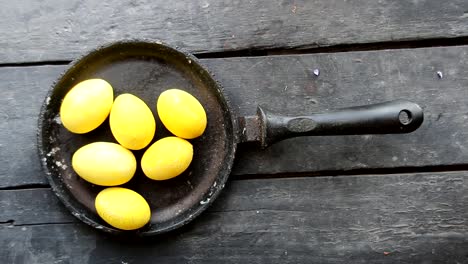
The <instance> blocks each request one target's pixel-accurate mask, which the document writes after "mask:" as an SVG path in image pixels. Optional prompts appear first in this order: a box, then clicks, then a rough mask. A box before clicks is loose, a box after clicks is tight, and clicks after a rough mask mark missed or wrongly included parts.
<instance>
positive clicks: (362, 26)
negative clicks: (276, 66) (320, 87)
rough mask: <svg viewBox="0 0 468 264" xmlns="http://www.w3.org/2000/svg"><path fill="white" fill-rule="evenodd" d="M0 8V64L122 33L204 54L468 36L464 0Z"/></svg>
mask: <svg viewBox="0 0 468 264" xmlns="http://www.w3.org/2000/svg"><path fill="white" fill-rule="evenodd" d="M0 6H2V9H1V10H0V25H1V26H0V33H1V35H2V38H1V39H0V47H2V52H0V63H17V62H31V61H56V60H71V59H73V58H75V57H77V56H78V55H79V54H81V53H82V52H84V51H87V50H89V49H91V48H94V47H95V46H97V45H100V44H103V43H107V42H110V41H115V40H120V39H123V38H125V39H129V38H146V39H152V40H156V39H159V40H163V41H166V42H168V43H170V44H172V45H177V46H180V47H183V48H185V49H187V50H189V51H192V52H195V53H207V52H222V51H234V50H249V49H256V50H258V49H305V48H314V47H324V46H335V45H348V44H360V43H377V42H393V41H407V40H424V39H437V38H456V37H464V36H468V27H466V22H467V19H468V16H467V13H466V11H467V10H468V2H467V1H464V0H452V1H450V3H446V4H442V3H441V2H440V1H437V0H425V1H392V0H385V1H374V0H357V1H341V0H331V1H330V0H315V1H305V0H275V1H271V0H259V1H229V0H223V1H219V0H216V1H214V0H196V1H190V2H187V1H164V0H157V1H153V0H125V1H120V0H109V1H100V0H86V1H79V0H73V1H66V2H64V1H60V0H52V1H26V2H25V1H13V2H12V1H7V0H1V1H0Z"/></svg>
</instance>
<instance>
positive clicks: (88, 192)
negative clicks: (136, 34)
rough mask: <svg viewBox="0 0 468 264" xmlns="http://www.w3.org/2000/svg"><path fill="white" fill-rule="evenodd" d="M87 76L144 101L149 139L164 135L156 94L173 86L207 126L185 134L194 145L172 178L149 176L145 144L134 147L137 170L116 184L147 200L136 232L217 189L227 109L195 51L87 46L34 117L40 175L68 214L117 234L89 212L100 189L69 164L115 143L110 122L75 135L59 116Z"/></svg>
mask: <svg viewBox="0 0 468 264" xmlns="http://www.w3.org/2000/svg"><path fill="white" fill-rule="evenodd" d="M90 78H102V79H104V80H106V81H108V82H109V83H110V84H111V85H112V87H113V88H114V97H116V96H118V95H119V94H122V93H131V94H133V95H136V96H138V97H139V98H141V99H142V100H143V101H145V102H146V104H147V105H148V106H149V108H150V109H151V110H152V112H153V114H154V117H155V119H156V135H155V137H154V139H153V142H155V141H156V140H158V139H161V138H163V137H165V136H170V135H171V133H170V132H168V131H167V130H166V129H165V128H164V126H163V124H162V122H161V121H160V120H159V117H158V115H157V112H156V100H157V98H158V96H159V94H160V93H161V92H163V91H165V90H167V89H170V88H179V89H183V90H185V91H188V92H189V93H191V94H192V95H193V96H195V97H196V98H197V99H198V100H199V101H200V102H201V104H202V105H203V106H204V108H205V110H206V113H207V117H208V125H207V128H206V130H205V132H204V134H203V135H202V136H201V137H199V138H197V139H194V140H190V142H191V143H192V144H193V148H194V157H193V161H192V163H191V165H190V167H189V168H188V169H187V170H186V171H185V172H184V173H183V174H182V175H179V176H178V177H175V178H174V179H171V180H166V181H153V180H150V179H149V178H147V177H146V176H145V175H144V174H143V172H142V170H141V167H140V160H141V156H142V155H143V153H144V151H145V150H146V149H147V148H145V149H143V150H141V151H134V153H135V156H136V158H137V161H138V169H137V172H136V174H135V176H134V177H133V178H132V180H131V181H130V182H128V183H127V184H125V185H123V187H127V188H130V189H133V190H135V191H137V192H138V193H140V194H141V195H142V196H143V197H144V198H145V199H146V200H147V201H148V203H149V205H150V208H151V211H152V217H151V220H150V223H149V224H148V225H147V226H145V227H144V228H142V229H140V230H138V231H137V233H138V234H140V235H151V234H157V233H161V232H165V231H168V230H171V229H174V228H176V227H178V226H180V225H182V224H184V223H186V222H188V221H190V220H191V219H192V218H193V217H195V216H196V215H197V214H199V213H200V212H201V211H203V210H204V209H205V208H206V206H207V205H208V204H209V202H210V200H213V199H214V198H215V197H216V196H217V194H218V192H219V191H220V190H221V189H222V187H223V186H224V183H225V181H226V179H227V177H228V175H229V172H230V169H231V165H232V161H233V157H234V152H235V138H236V137H235V134H234V126H235V123H233V122H234V120H233V117H232V116H231V114H232V113H231V111H230V109H229V107H228V104H227V102H226V100H225V98H224V97H223V95H222V91H221V90H220V87H219V86H218V84H217V83H216V81H214V80H213V79H212V77H211V76H210V74H209V73H208V72H207V71H206V70H204V68H203V67H201V66H200V65H199V63H198V62H197V60H196V59H195V58H194V57H192V56H190V55H189V54H186V53H182V52H180V51H178V50H176V49H173V48H170V47H167V46H165V45H162V44H160V43H148V42H122V43H116V44H113V45H110V46H106V47H103V48H100V49H98V50H96V51H93V52H91V53H90V54H88V55H86V56H84V57H82V58H81V59H79V60H77V61H76V62H74V63H73V65H72V66H71V68H70V69H69V70H68V71H67V72H65V73H64V75H63V76H62V77H61V78H60V79H59V80H58V81H57V83H56V84H55V85H54V87H53V89H52V90H51V92H50V93H49V96H48V98H46V100H45V103H44V106H43V109H42V113H41V117H40V122H39V123H40V128H39V130H40V131H39V149H40V150H39V152H40V156H41V159H42V163H43V166H44V168H45V171H46V174H47V177H48V179H49V181H50V183H51V185H52V187H53V189H54V191H55V192H56V194H57V195H58V196H59V198H60V199H61V200H62V202H64V204H65V205H66V206H67V207H68V209H70V210H71V211H72V213H73V214H74V215H75V216H77V217H78V218H80V219H81V220H83V221H85V222H86V223H88V224H91V225H92V226H94V227H97V228H100V229H104V230H105V231H109V232H116V233H121V232H123V231H119V230H117V229H114V228H112V227H111V226H109V225H107V224H106V223H105V222H104V221H102V220H101V219H100V218H99V216H98V215H97V213H96V210H95V207H94V199H95V197H96V195H97V193H98V192H99V191H101V190H102V189H103V188H104V187H101V186H96V185H93V184H90V183H88V182H86V181H84V180H83V179H81V178H80V177H79V176H78V175H77V174H76V173H75V172H74V171H73V169H72V166H71V158H72V155H73V153H74V152H75V151H76V150H77V149H78V148H80V147H82V146H84V145H86V144H89V143H92V142H96V141H106V142H117V141H116V140H115V139H114V137H113V136H112V134H111V132H110V128H109V121H108V120H106V121H105V122H104V123H103V124H102V125H101V126H100V127H98V128H97V129H96V130H94V131H92V132H90V133H87V134H83V135H78V134H73V133H71V132H69V131H67V130H66V129H65V128H64V127H63V126H62V125H61V123H60V119H59V109H60V103H61V101H62V99H63V97H64V96H65V94H66V93H67V92H68V91H69V90H70V88H71V87H73V86H74V85H75V84H77V83H78V82H80V81H83V80H86V79H90ZM153 142H152V143H153ZM152 143H151V144H152ZM151 144H150V145H151ZM150 145H149V146H150Z"/></svg>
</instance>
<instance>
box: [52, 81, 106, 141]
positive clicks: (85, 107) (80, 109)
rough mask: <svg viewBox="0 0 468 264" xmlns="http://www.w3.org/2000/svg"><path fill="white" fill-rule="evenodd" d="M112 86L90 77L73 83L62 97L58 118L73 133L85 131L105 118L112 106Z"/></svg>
mask: <svg viewBox="0 0 468 264" xmlns="http://www.w3.org/2000/svg"><path fill="white" fill-rule="evenodd" d="M113 100H114V92H113V90H112V86H111V85H110V84H109V83H108V82H106V81H104V80H101V79H90V80H86V81H82V82H80V83H78V84H77V85H75V86H74V87H73V88H72V89H71V90H70V91H69V92H68V93H67V94H66V95H65V98H64V99H63V102H62V105H61V106H60V119H61V120H62V123H63V126H65V128H66V129H68V130H70V131H71V132H73V133H78V134H83V133H87V132H89V131H91V130H93V129H95V128H97V127H98V126H99V125H101V124H102V122H104V120H106V118H107V116H108V115H109V112H110V110H111V107H112V101H113Z"/></svg>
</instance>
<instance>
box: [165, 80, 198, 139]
mask: <svg viewBox="0 0 468 264" xmlns="http://www.w3.org/2000/svg"><path fill="white" fill-rule="evenodd" d="M156 108H157V110H158V115H159V118H160V119H161V121H162V122H163V124H164V126H165V127H166V128H167V129H168V130H169V131H171V133H172V134H174V135H176V136H178V137H181V138H186V139H192V138H196V137H199V136H201V134H203V132H204V131H205V128H206V113H205V109H203V106H202V105H201V104H200V102H199V101H198V100H197V99H196V98H195V97H193V96H192V95H191V94H189V93H188V92H185V91H182V90H179V89H170V90H166V91H164V92H163V93H161V95H160V96H159V98H158V101H157V103H156Z"/></svg>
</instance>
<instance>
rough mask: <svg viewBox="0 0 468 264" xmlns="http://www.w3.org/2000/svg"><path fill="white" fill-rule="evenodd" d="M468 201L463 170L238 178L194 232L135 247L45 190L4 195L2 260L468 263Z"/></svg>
mask: <svg viewBox="0 0 468 264" xmlns="http://www.w3.org/2000/svg"><path fill="white" fill-rule="evenodd" d="M467 203H468V172H465V171H463V172H451V173H425V174H411V175H405V174H396V175H368V176H345V177H341V176H337V177H318V178H294V179H270V180H242V181H230V182H229V184H228V185H227V186H226V189H225V190H224V193H223V194H222V195H221V196H220V198H219V199H218V200H217V201H216V202H215V204H214V205H213V207H212V208H210V209H209V211H208V212H206V213H204V214H203V215H202V216H201V217H200V218H199V219H197V220H195V221H194V222H193V223H191V224H190V225H189V226H187V227H185V228H183V229H182V230H179V231H177V232H175V233H170V234H167V235H163V236H161V237H157V238H155V239H154V240H149V241H143V242H138V241H137V242H135V241H119V240H116V239H114V238H112V237H108V236H106V235H103V234H101V233H99V232H97V231H95V230H93V229H91V228H88V227H87V226H85V225H84V224H81V223H78V222H77V220H74V218H72V217H71V216H70V215H69V214H68V213H67V212H66V211H65V209H64V208H62V206H61V205H60V204H58V202H57V201H56V200H55V197H54V196H53V194H52V193H51V191H50V190H49V189H47V188H44V189H29V190H9V191H0V221H1V222H4V224H2V225H0V259H1V260H2V262H3V263H54V262H55V263H80V264H82V263H146V262H152V263H153V262H154V263H156V262H158V263H159V262H164V263H239V262H245V263H467V262H468V224H467V219H468V208H467V206H466V205H467ZM9 220H13V221H9ZM8 221H9V222H8Z"/></svg>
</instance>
